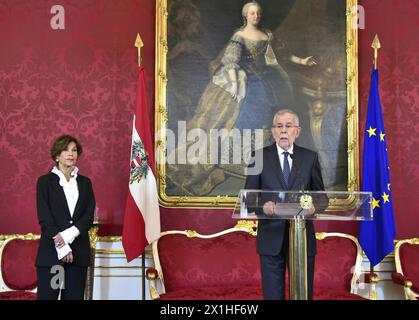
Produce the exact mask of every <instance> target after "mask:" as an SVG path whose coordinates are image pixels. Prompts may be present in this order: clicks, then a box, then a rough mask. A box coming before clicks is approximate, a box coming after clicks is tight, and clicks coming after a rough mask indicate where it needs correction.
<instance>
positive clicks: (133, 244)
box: [122, 66, 160, 262]
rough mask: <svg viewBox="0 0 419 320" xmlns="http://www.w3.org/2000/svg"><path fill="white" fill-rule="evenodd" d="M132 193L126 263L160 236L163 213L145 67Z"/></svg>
mask: <svg viewBox="0 0 419 320" xmlns="http://www.w3.org/2000/svg"><path fill="white" fill-rule="evenodd" d="M130 160H131V163H130V180H129V185H128V187H129V192H128V195H127V202H126V208H125V216H124V226H123V231H122V245H123V247H124V250H125V255H126V258H127V261H128V262H130V261H131V260H133V259H135V258H137V257H138V256H140V255H142V254H143V253H144V249H145V247H146V246H147V245H149V244H150V243H152V242H153V241H154V240H156V239H158V238H159V236H160V209H159V202H158V196H157V186H156V178H155V176H154V152H153V142H152V138H151V131H150V124H149V117H148V106H147V96H146V90H145V72H144V67H142V66H141V67H139V77H138V90H137V102H136V110H135V114H134V122H133V128H132V139H131V158H130Z"/></svg>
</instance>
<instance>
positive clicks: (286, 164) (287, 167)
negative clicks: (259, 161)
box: [282, 152, 290, 188]
mask: <svg viewBox="0 0 419 320" xmlns="http://www.w3.org/2000/svg"><path fill="white" fill-rule="evenodd" d="M282 154H283V155H284V167H283V168H282V174H283V175H284V180H285V184H286V186H287V188H288V178H289V176H290V164H289V162H288V156H289V154H290V153H289V152H283V153H282Z"/></svg>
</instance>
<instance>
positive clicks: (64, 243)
mask: <svg viewBox="0 0 419 320" xmlns="http://www.w3.org/2000/svg"><path fill="white" fill-rule="evenodd" d="M82 151H83V149H82V146H81V144H80V143H79V141H78V140H77V139H76V138H74V137H72V136H69V135H63V136H60V137H58V138H57V139H56V140H55V141H54V143H53V144H52V147H51V157H52V159H53V161H55V162H56V166H54V167H53V169H52V170H51V172H49V173H48V174H46V175H43V176H41V177H39V179H38V183H37V189H36V200H37V210H38V220H39V224H40V226H41V240H40V242H39V249H38V255H37V258H36V267H37V275H38V291H37V295H38V299H40V300H57V299H58V297H59V295H60V294H61V299H62V300H74V299H77V300H82V299H83V298H84V288H85V285H86V276H87V267H88V264H89V259H90V246H89V235H88V231H89V229H90V228H91V226H92V224H93V215H94V210H95V206H96V202H95V197H94V194H93V189H92V183H91V181H90V179H89V178H87V177H84V176H82V175H80V174H78V168H77V167H76V163H77V160H78V158H79V157H80V155H81V154H82Z"/></svg>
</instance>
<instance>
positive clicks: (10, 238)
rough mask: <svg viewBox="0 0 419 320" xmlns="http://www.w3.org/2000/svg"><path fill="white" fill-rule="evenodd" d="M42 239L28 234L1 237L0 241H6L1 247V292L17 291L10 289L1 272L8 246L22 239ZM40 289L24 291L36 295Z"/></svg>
mask: <svg viewBox="0 0 419 320" xmlns="http://www.w3.org/2000/svg"><path fill="white" fill-rule="evenodd" d="M39 238H40V236H39V235H36V234H32V233H27V234H10V235H1V236H0V240H4V241H3V243H2V244H1V245H0V292H9V291H16V290H14V289H11V288H9V287H8V286H7V285H6V283H5V282H4V279H3V272H2V271H1V265H2V261H3V251H4V248H5V247H6V246H7V244H8V243H9V242H11V241H13V240H16V239H20V240H38V239H39ZM37 289H38V288H34V289H33V290H23V291H25V292H33V293H36V291H37Z"/></svg>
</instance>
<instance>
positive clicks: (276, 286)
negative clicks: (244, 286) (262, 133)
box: [245, 109, 324, 300]
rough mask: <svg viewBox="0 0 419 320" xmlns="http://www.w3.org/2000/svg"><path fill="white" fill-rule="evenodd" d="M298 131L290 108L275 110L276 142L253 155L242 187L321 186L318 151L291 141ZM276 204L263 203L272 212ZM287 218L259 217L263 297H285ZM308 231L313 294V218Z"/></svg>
mask: <svg viewBox="0 0 419 320" xmlns="http://www.w3.org/2000/svg"><path fill="white" fill-rule="evenodd" d="M300 132H301V127H300V126H299V119H298V115H297V114H296V113H295V112H294V111H291V110H288V109H283V110H280V111H278V112H277V113H276V114H275V116H274V119H273V126H272V135H273V137H274V139H275V143H274V144H273V145H270V146H268V147H265V148H263V149H261V150H257V151H256V153H255V156H254V163H253V165H254V168H260V170H258V171H260V172H258V173H256V174H251V172H250V171H251V170H249V171H248V175H247V179H246V185H245V189H260V190H275V191H276V190H283V191H286V190H302V189H303V190H311V191H315V190H324V185H323V179H322V175H321V170H320V164H319V160H318V155H317V153H316V152H314V151H311V150H309V149H306V148H302V147H299V146H297V145H295V144H294V141H295V140H296V139H297V138H298V136H299V135H300ZM274 210H275V205H274V203H273V202H271V201H267V202H265V203H264V206H263V211H264V213H265V214H267V215H269V214H273V213H274ZM288 233H289V222H288V221H287V220H279V219H260V220H259V224H258V234H257V252H258V254H259V256H260V267H261V274H262V289H263V298H264V299H267V300H277V299H285V264H286V263H288V253H289V252H288V249H289V241H288ZM306 233H307V290H308V298H309V299H312V297H313V280H314V257H315V254H316V238H315V232H314V226H313V222H312V221H310V220H307V221H306Z"/></svg>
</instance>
